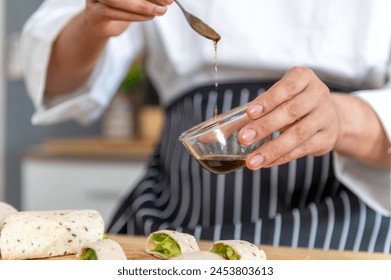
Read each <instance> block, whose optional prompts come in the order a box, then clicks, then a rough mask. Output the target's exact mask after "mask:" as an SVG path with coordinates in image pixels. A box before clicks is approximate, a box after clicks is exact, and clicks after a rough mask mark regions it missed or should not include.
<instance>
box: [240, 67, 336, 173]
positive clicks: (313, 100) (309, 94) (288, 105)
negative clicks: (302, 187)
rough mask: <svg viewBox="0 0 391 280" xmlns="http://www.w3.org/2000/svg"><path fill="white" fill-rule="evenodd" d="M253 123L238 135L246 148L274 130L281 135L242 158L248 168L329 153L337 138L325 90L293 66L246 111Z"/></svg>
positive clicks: (333, 112)
mask: <svg viewBox="0 0 391 280" xmlns="http://www.w3.org/2000/svg"><path fill="white" fill-rule="evenodd" d="M247 114H248V116H249V117H250V118H251V119H252V120H253V121H252V122H251V123H249V124H248V125H247V126H245V127H244V128H242V129H241V131H240V132H239V136H238V138H239V141H240V143H242V144H243V145H250V144H252V143H254V142H256V141H258V140H259V139H261V138H263V137H266V136H269V135H270V134H272V133H273V132H275V131H280V132H281V134H280V135H279V136H278V137H277V138H275V139H272V140H270V141H268V142H266V143H265V144H264V145H263V146H261V147H260V148H259V149H258V150H257V151H255V152H253V153H252V154H250V155H249V156H248V157H247V158H246V165H247V167H248V168H249V169H252V170H255V169H259V168H262V167H271V166H275V165H279V164H283V163H286V162H289V161H292V160H294V159H297V158H300V157H303V156H306V155H314V156H319V155H323V154H325V153H327V152H329V151H331V150H332V149H333V148H334V146H335V144H336V142H337V140H338V137H339V130H340V125H339V120H338V114H337V111H336V108H335V106H334V103H333V102H332V100H331V95H330V90H329V89H328V87H327V86H326V85H325V84H324V83H323V82H322V81H321V80H320V79H319V78H318V77H317V76H316V75H315V73H314V72H313V71H312V70H311V69H308V68H304V67H293V68H291V69H289V70H288V71H287V72H286V73H285V75H284V76H283V77H282V79H281V80H280V81H278V82H277V83H276V84H274V85H273V86H272V87H271V88H270V89H269V90H268V91H266V92H264V93H263V94H261V95H260V96H258V97H257V98H256V99H254V100H253V101H252V102H251V103H250V105H249V106H248V108H247Z"/></svg>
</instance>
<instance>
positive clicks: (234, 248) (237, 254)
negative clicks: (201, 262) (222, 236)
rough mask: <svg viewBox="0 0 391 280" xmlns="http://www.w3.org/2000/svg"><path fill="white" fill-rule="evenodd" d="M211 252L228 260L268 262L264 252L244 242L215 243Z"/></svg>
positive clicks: (226, 241) (221, 241) (222, 241)
mask: <svg viewBox="0 0 391 280" xmlns="http://www.w3.org/2000/svg"><path fill="white" fill-rule="evenodd" d="M209 251H210V252H213V253H216V254H219V255H221V256H222V257H223V258H224V259H226V260H266V253H265V251H264V250H262V249H259V248H258V247H257V246H255V245H254V244H252V243H250V242H248V241H244V240H219V241H216V242H214V243H213V245H212V247H211V248H210V249H209Z"/></svg>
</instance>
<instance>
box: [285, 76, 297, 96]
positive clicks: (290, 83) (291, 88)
mask: <svg viewBox="0 0 391 280" xmlns="http://www.w3.org/2000/svg"><path fill="white" fill-rule="evenodd" d="M281 86H282V87H283V88H284V89H285V90H286V92H287V93H288V95H289V96H294V95H295V94H296V92H297V89H298V86H297V83H296V81H295V80H293V79H290V78H285V79H283V80H282V81H281Z"/></svg>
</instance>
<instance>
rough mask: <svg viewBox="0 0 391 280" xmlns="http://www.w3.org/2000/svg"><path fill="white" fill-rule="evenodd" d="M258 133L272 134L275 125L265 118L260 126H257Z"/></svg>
mask: <svg viewBox="0 0 391 280" xmlns="http://www.w3.org/2000/svg"><path fill="white" fill-rule="evenodd" d="M255 130H256V132H257V135H270V134H272V133H273V125H272V123H271V122H270V121H268V120H267V119H265V120H263V121H262V122H261V124H260V125H259V126H257V127H256V128H255Z"/></svg>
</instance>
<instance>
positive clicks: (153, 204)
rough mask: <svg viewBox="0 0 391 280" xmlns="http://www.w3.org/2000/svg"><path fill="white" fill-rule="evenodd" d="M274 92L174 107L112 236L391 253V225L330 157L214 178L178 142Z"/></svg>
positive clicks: (249, 88) (230, 90) (251, 91)
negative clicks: (172, 234) (161, 233)
mask: <svg viewBox="0 0 391 280" xmlns="http://www.w3.org/2000/svg"><path fill="white" fill-rule="evenodd" d="M269 86H271V83H262V84H259V83H243V84H225V85H220V86H219V88H218V94H217V93H216V91H215V87H214V86H207V87H203V88H199V89H197V90H193V91H191V92H189V93H188V94H186V95H184V96H183V97H181V98H180V99H178V100H176V101H175V102H173V103H172V104H171V105H169V106H168V107H167V110H166V123H165V127H164V129H163V133H162V139H161V142H160V144H159V145H158V147H157V149H156V151H155V153H154V154H153V156H152V157H151V159H150V161H149V166H148V170H147V173H146V175H145V177H144V178H143V179H142V181H141V182H140V183H139V184H138V185H137V186H136V187H135V188H134V189H133V191H132V192H131V193H130V194H129V196H128V197H126V198H125V199H124V200H123V202H122V205H121V206H120V207H119V209H118V211H117V213H116V214H115V216H114V217H113V220H112V222H111V224H110V226H109V228H108V231H109V232H110V233H127V234H134V235H148V234H149V233H151V232H152V231H155V230H158V229H167V228H169V229H174V230H179V231H183V232H188V233H191V234H193V235H195V237H196V238H197V239H205V240H219V239H243V240H247V241H250V242H253V243H255V244H270V245H275V246H290V247H308V248H323V249H338V250H353V251H369V252H374V251H377V252H387V253H388V252H390V250H391V223H390V218H389V217H385V216H382V215H380V214H378V213H376V212H374V211H373V210H372V209H370V208H369V207H367V206H366V205H365V204H364V203H363V202H362V201H361V200H359V199H358V198H357V197H356V196H355V195H354V194H353V193H351V192H350V191H349V190H348V189H347V188H346V187H344V186H343V185H342V184H341V183H340V182H339V181H338V180H337V179H336V178H335V176H334V173H333V164H332V162H333V161H332V153H328V154H326V155H324V156H321V157H313V156H307V157H303V158H300V159H298V160H295V161H292V162H290V163H287V164H284V165H280V166H276V167H272V168H265V169H261V170H257V171H250V170H248V169H246V168H243V169H241V170H238V171H236V172H233V173H230V174H227V175H216V174H213V173H210V172H209V171H207V170H205V169H203V168H202V167H201V166H200V165H199V164H198V162H197V161H196V160H195V159H193V158H192V157H191V156H190V154H189V153H188V151H187V150H186V149H185V148H184V146H183V145H182V144H181V143H180V142H179V141H178V137H179V135H180V134H181V133H182V132H183V131H185V130H187V129H188V128H190V127H192V126H194V125H195V124H198V123H200V122H201V121H203V120H206V119H209V118H212V117H213V116H214V110H215V106H217V108H218V112H225V111H228V110H230V109H231V108H234V107H237V106H239V105H241V104H244V103H246V102H249V101H250V100H252V99H254V98H255V97H256V96H257V95H258V94H261V93H262V92H264V91H265V90H266V89H267V88H268V87H269ZM276 136H278V135H277V134H275V135H274V137H276Z"/></svg>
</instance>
